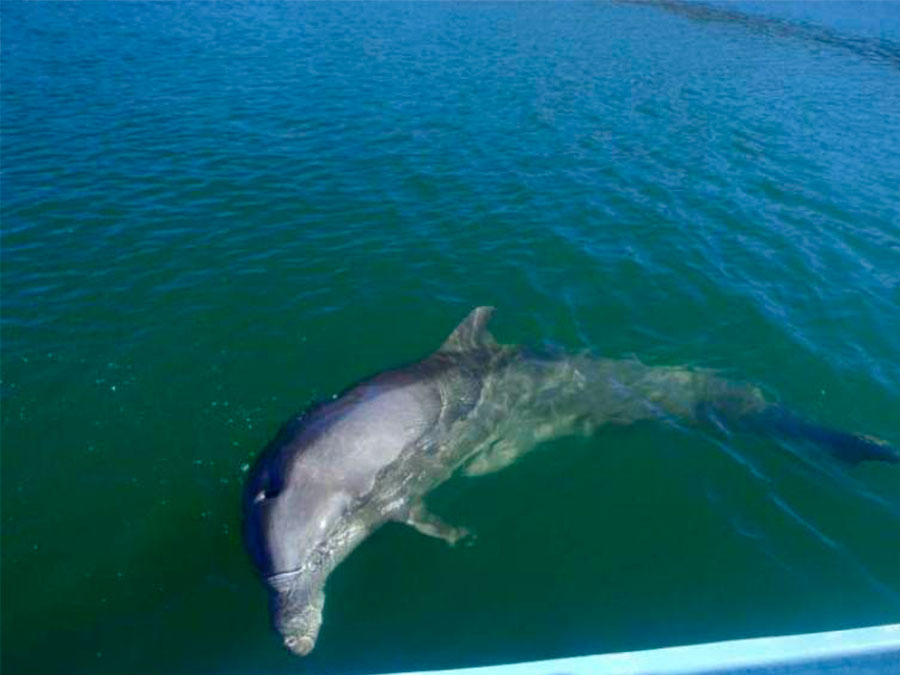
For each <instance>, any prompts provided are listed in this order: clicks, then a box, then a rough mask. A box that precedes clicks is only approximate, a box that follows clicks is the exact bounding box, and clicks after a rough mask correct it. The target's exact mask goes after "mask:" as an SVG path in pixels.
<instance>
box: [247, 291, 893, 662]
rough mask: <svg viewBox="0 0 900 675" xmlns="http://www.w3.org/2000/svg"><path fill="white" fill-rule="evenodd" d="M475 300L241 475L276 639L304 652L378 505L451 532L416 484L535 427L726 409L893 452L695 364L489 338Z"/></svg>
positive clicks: (499, 449) (789, 432)
mask: <svg viewBox="0 0 900 675" xmlns="http://www.w3.org/2000/svg"><path fill="white" fill-rule="evenodd" d="M492 311H493V310H492V308H488V307H479V308H477V309H475V310H473V311H472V313H471V314H470V315H469V316H468V317H467V318H466V319H465V320H464V321H463V322H462V323H461V324H460V325H459V326H458V327H457V328H456V330H455V331H454V332H453V333H452V334H451V335H450V337H449V338H447V340H446V341H445V342H444V344H443V345H442V346H441V348H440V349H439V350H438V351H437V352H435V353H434V354H432V355H431V356H429V357H427V358H426V359H424V360H422V361H419V362H417V363H414V364H412V365H409V366H406V367H403V368H399V369H396V370H390V371H387V372H384V373H381V374H379V375H377V376H375V377H373V378H371V379H369V380H367V381H365V382H363V383H362V384H359V385H357V386H356V387H354V388H352V389H350V390H349V391H347V392H346V393H344V394H343V395H342V396H340V397H339V398H337V399H336V400H334V401H331V402H328V403H326V404H324V405H321V406H319V407H316V408H313V409H312V410H310V411H308V412H307V413H306V414H304V415H301V416H300V417H298V418H297V419H295V420H293V421H291V422H289V423H288V424H287V425H285V427H284V428H283V429H282V431H281V433H280V434H279V436H278V437H277V438H276V439H275V440H274V441H273V442H272V443H271V444H270V445H269V447H268V448H267V450H266V451H265V452H264V453H263V454H262V455H261V456H260V458H259V460H258V461H257V463H256V465H255V467H254V469H253V472H252V474H251V476H250V478H249V480H248V483H247V487H246V497H245V536H246V540H247V545H248V548H249V550H250V552H251V555H252V556H253V558H254V561H255V563H256V565H257V567H258V568H259V571H260V573H261V574H262V576H264V577H265V579H266V581H267V583H268V585H269V587H270V590H271V591H272V610H273V618H274V622H275V625H276V627H277V628H278V630H279V632H280V633H281V634H282V636H283V637H284V643H285V645H286V646H287V647H288V648H289V649H290V650H291V651H293V652H295V653H296V654H300V655H305V654H308V653H309V652H310V651H311V650H312V648H313V646H314V645H315V641H316V637H317V636H318V633H319V628H320V626H321V624H322V608H323V604H324V601H325V595H324V586H325V581H326V579H327V578H328V575H329V574H330V573H331V571H332V570H334V568H335V567H336V566H337V565H338V564H339V563H340V562H341V561H342V560H343V559H344V558H346V557H347V555H349V554H350V552H351V551H352V550H353V549H354V548H355V547H356V546H358V545H359V544H360V543H361V542H362V541H363V540H364V539H365V538H366V537H367V536H369V535H370V534H371V533H372V532H374V531H375V530H376V529H377V528H378V527H380V526H381V525H383V524H384V523H386V522H388V521H399V522H404V523H408V524H409V525H412V526H413V527H415V528H416V529H417V530H419V531H420V532H422V533H424V534H428V535H431V536H436V537H440V538H442V539H445V540H446V541H448V542H450V543H455V542H456V541H457V540H458V539H460V538H461V537H463V536H465V534H466V531H465V530H463V529H461V528H456V527H452V526H450V525H448V524H446V523H444V522H443V521H441V520H440V519H439V518H438V517H436V516H435V515H434V514H432V513H430V512H429V511H428V510H427V508H426V507H425V506H424V504H423V501H422V498H423V497H424V495H425V494H426V493H428V492H429V491H430V490H432V489H433V488H435V487H437V486H438V485H440V484H441V483H443V482H444V481H446V480H447V479H448V478H450V476H451V475H452V474H453V473H454V472H456V471H457V470H459V469H463V471H464V472H465V473H467V474H469V475H479V474H485V473H490V472H493V471H497V470H499V469H502V468H504V467H506V466H508V465H509V464H511V463H512V462H513V461H515V460H516V458H518V457H519V456H521V455H522V454H523V453H525V452H527V451H528V450H530V449H531V448H533V447H534V446H535V445H537V444H538V443H540V442H541V441H544V440H547V439H550V438H554V437H558V436H561V435H565V434H572V433H590V432H591V431H592V430H594V429H596V428H598V427H599V426H601V425H603V424H610V423H611V424H630V423H632V422H636V421H639V420H644V419H660V418H663V419H666V418H670V419H676V420H679V421H684V422H688V423H692V422H707V423H713V424H719V425H721V424H727V425H729V426H731V427H732V428H744V429H747V430H750V431H765V432H774V433H778V434H781V435H783V436H787V437H794V438H799V439H805V440H808V441H811V442H813V443H815V444H817V445H819V446H822V447H824V448H825V449H827V450H829V451H830V452H832V453H833V454H834V455H836V456H838V457H840V458H841V459H844V460H847V461H850V462H858V461H862V460H868V459H879V460H886V461H893V462H896V461H897V455H896V453H895V451H894V450H893V449H892V448H890V446H888V445H887V444H886V443H885V442H883V441H880V440H878V439H875V438H871V437H867V436H861V435H857V434H850V433H846V432H842V431H836V430H832V429H827V428H824V427H820V426H817V425H815V424H812V423H810V422H807V421H805V420H803V419H801V418H799V417H797V416H794V415H792V414H791V413H789V412H787V411H786V410H785V409H783V408H782V407H781V406H779V405H777V404H773V403H769V402H767V401H766V400H765V399H764V398H763V396H762V393H761V392H760V391H759V390H758V389H757V388H755V387H750V386H746V385H740V384H735V383H732V382H728V381H727V380H724V379H721V378H719V377H717V376H716V375H715V374H713V373H712V372H710V371H702V370H691V369H687V368H676V367H671V368H670V367H650V366H645V365H643V364H641V363H639V362H637V361H617V360H610V359H596V358H592V357H590V356H588V355H569V356H564V357H540V356H535V355H533V354H528V353H527V352H526V351H524V350H522V349H520V348H516V347H512V346H501V345H499V344H497V342H496V341H495V340H494V338H493V337H492V336H491V334H490V333H489V332H488V331H487V328H486V324H487V322H488V320H489V319H490V317H491V314H492Z"/></svg>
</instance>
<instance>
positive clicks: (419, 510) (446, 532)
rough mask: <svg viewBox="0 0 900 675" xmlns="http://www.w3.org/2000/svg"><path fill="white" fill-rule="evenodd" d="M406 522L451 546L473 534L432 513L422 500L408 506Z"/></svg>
mask: <svg viewBox="0 0 900 675" xmlns="http://www.w3.org/2000/svg"><path fill="white" fill-rule="evenodd" d="M406 524H407V525H411V526H412V527H414V528H416V529H417V530H418V531H419V532H421V533H422V534H425V535H428V536H429V537H437V538H438V539H443V540H444V541H446V542H447V543H448V544H450V545H451V546H456V544H458V543H459V542H460V541H463V540H472V539H474V536H475V535H473V534H472V533H471V532H470V531H469V530H467V529H466V528H464V527H454V526H453V525H450V524H449V523H446V522H445V521H443V520H442V519H441V518H439V517H438V516H436V515H434V514H433V513H432V512H431V511H429V510H428V508H427V507H426V506H425V504H423V503H422V502H417V503H416V504H415V505H413V506H412V507H410V509H409V513H408V514H407V516H406Z"/></svg>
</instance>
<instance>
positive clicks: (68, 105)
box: [2, 2, 900, 673]
mask: <svg viewBox="0 0 900 675" xmlns="http://www.w3.org/2000/svg"><path fill="white" fill-rule="evenodd" d="M853 7H854V5H846V4H840V3H836V4H833V3H828V4H821V5H819V4H814V3H813V4H809V3H807V4H804V5H802V6H799V5H771V6H770V5H765V4H762V5H760V4H759V3H738V4H736V5H729V9H727V10H703V11H697V10H696V9H695V8H689V9H687V10H686V9H685V8H684V7H682V6H674V5H673V6H666V5H662V6H657V5H653V6H632V5H613V4H565V5H563V6H554V5H549V4H546V5H545V4H506V3H504V4H498V5H480V4H479V5H475V4H424V5H407V4H385V5H381V4H379V5H351V4H339V5H299V4H287V3H286V4H279V3H248V4H243V3H216V4H213V3H208V4H207V3H185V4H174V3H173V4H165V3H160V4H130V3H129V4H113V3H109V4H93V3H91V4H87V3H85V4H70V3H33V4H20V3H12V2H11V3H4V4H3V5H2V57H3V63H2V78H3V82H2V85H3V86H2V89H3V91H2V97H3V98H2V131H3V137H2V141H3V143H2V169H3V173H2V198H3V200H2V227H3V240H2V665H3V669H4V672H9V673H14V672H29V673H51V672H66V673H69V672H91V673H113V672H115V673H119V672H134V671H142V672H159V673H178V672H185V673H186V672H223V673H225V672H227V673H232V672H233V673H245V672H268V673H272V672H315V673H367V672H368V673H371V672H380V671H390V670H392V669H401V668H406V669H408V668H426V667H450V666H463V665H476V664H486V663H496V662H504V661H513V660H524V659H533V658H549V657H557V656H571V655H577V654H586V653H598V652H606V651H618V650H630V649H640V648H649V647H658V646H667V645H673V644H680V643H689V642H700V641H707V640H717V639H730V638H740V637H751V636H758V635H768V634H780V633H790V632H801V631H816V630H829V629H839V628H849V627H855V626H861V625H867V624H874V623H885V622H893V621H897V620H898V617H900V470H898V468H897V467H896V466H889V465H875V464H869V465H861V466H859V467H856V468H853V469H846V468H842V467H837V466H834V465H832V464H829V463H827V462H819V461H811V460H809V459H807V458H805V457H804V456H803V455H802V454H797V453H796V449H795V448H791V447H786V446H785V445H783V444H779V443H778V442H777V441H775V440H773V439H770V438H769V439H767V438H752V437H732V438H726V437H722V436H721V435H717V434H716V433H715V432H709V431H700V430H695V431H694V430H692V431H687V432H685V431H678V430H677V429H674V428H672V427H669V426H666V425H658V426H654V425H639V426H636V427H634V428H630V429H615V430H613V429H608V430H603V431H601V432H600V433H599V434H597V435H596V436H595V437H593V438H590V439H576V440H567V441H561V442H556V443H553V444H550V445H548V446H546V447H544V448H542V449H541V450H540V451H538V452H535V453H533V454H531V455H529V456H527V457H526V458H524V459H523V460H522V461H521V462H520V463H519V464H516V465H515V466H513V467H512V468H510V469H508V470H506V471H504V472H501V473H498V474H495V475H491V476H486V477H483V478H478V479H458V480H454V481H452V482H450V483H448V484H447V485H445V486H444V487H443V488H441V489H440V490H439V491H438V492H437V493H436V494H434V495H433V499H432V501H431V504H432V506H433V509H434V510H435V511H436V512H438V513H440V514H441V515H442V516H444V517H445V518H447V519H448V520H450V521H453V522H455V523H459V524H462V525H465V526H467V527H469V528H470V529H472V530H474V531H475V532H476V533H477V535H478V538H477V542H476V544H475V545H474V546H472V547H467V548H457V549H449V548H447V547H446V546H444V545H443V544H442V543H441V542H439V541H435V540H432V539H428V538H425V537H422V536H421V535H418V534H417V533H415V532H413V531H411V530H409V529H406V528H404V527H401V526H399V525H389V526H386V527H385V528H383V529H382V530H380V531H379V532H377V533H376V534H375V535H374V536H373V537H372V538H371V539H370V540H368V541H367V542H366V543H365V544H364V545H363V546H362V547H361V548H360V549H358V550H357V551H356V552H355V553H354V554H353V555H352V556H351V557H350V558H349V559H348V560H347V561H346V562H345V563H344V564H343V565H341V567H340V568H338V570H337V571H336V573H335V574H334V575H333V576H332V578H331V579H330V582H329V585H328V588H327V592H328V602H327V605H326V612H325V623H324V627H323V629H322V633H321V635H320V638H319V642H318V644H317V646H316V650H315V651H314V653H313V654H312V655H311V656H310V657H308V658H307V659H303V660H298V659H297V658H296V657H293V656H292V655H290V654H289V653H288V652H287V651H286V650H284V649H283V648H282V647H281V646H280V641H279V639H278V637H277V636H276V635H275V634H274V633H273V631H272V630H271V628H270V625H269V619H268V612H267V608H266V597H265V592H264V589H263V586H262V584H261V583H260V582H259V580H258V579H257V578H255V576H254V573H253V570H252V568H251V565H250V563H249V560H248V559H247V557H246V555H245V554H244V551H243V546H242V543H241V523H240V490H241V484H242V480H243V478H244V476H245V471H246V468H247V466H248V464H249V463H250V462H251V461H252V459H253V457H254V456H255V455H256V453H258V452H259V450H261V449H262V447H263V446H264V445H265V444H266V443H267V442H268V441H269V440H270V439H271V437H272V436H273V435H274V433H275V432H276V430H277V428H278V426H279V425H280V423H281V422H282V421H284V420H285V419H286V418H288V417H289V416H291V415H293V414H294V413H296V412H297V411H298V410H300V409H302V408H304V407H305V406H307V405H309V404H310V403H311V402H313V401H316V400H320V399H322V398H325V397H328V396H331V395H332V394H334V393H335V392H338V391H340V390H342V389H344V388H346V387H347V386H348V385H350V384H351V383H353V382H355V381H357V380H359V379H360V378H362V377H365V376H367V375H370V374H372V373H374V372H377V371H379V370H381V369H384V368H387V367H390V366H394V365H397V364H400V363H404V362H408V361H410V360H413V359H416V358H419V357H421V356H423V355H425V354H427V353H428V352H429V351H431V350H433V349H434V348H436V347H437V346H438V345H439V344H440V342H441V341H442V340H443V339H444V337H445V336H446V335H447V334H448V333H449V332H450V330H451V329H452V328H453V326H454V325H455V324H456V323H457V321H459V320H460V319H461V318H462V317H463V316H464V315H465V314H466V313H467V312H468V310H469V309H470V308H471V307H473V306H475V305H478V304H492V305H495V306H496V307H497V308H498V311H497V316H496V319H495V326H494V332H495V334H496V335H497V337H498V338H499V339H500V340H501V341H503V342H516V343H526V344H548V343H549V344H554V345H558V346H563V347H566V348H568V349H572V350H575V349H584V348H589V349H592V350H594V351H595V352H596V353H598V354H602V355H604V356H610V357H627V356H629V355H637V356H639V357H640V358H641V359H642V360H644V361H645V362H647V363H652V364H667V365H684V364H689V365H696V366H704V367H711V368H718V369H721V370H722V371H723V372H724V373H725V374H727V375H728V376H730V377H733V378H735V379H740V380H745V381H749V382H754V383H757V384H759V385H761V386H763V387H764V388H765V389H766V391H767V392H769V393H770V395H772V396H773V397H775V398H780V399H781V400H783V401H785V402H786V403H788V404H789V405H790V406H791V407H793V408H795V409H797V410H800V411H802V412H803V413H804V414H807V415H809V416H810V417H812V418H814V419H817V420H819V421H823V422H828V423H829V424H831V425H833V426H837V427H841V428H845V429H848V430H852V431H861V432H867V433H872V434H876V435H878V436H882V437H884V438H887V439H889V440H891V441H892V442H893V443H894V444H900V413H898V411H900V192H898V186H900V31H898V29H897V26H900V6H898V5H897V4H895V3H877V4H873V5H866V8H867V9H866V11H865V12H858V11H856V10H854V9H853ZM742 12H745V13H742Z"/></svg>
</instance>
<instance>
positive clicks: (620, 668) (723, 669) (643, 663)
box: [394, 624, 900, 675]
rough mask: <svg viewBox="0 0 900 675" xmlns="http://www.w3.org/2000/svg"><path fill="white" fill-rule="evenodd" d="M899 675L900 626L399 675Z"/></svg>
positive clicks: (888, 625)
mask: <svg viewBox="0 0 900 675" xmlns="http://www.w3.org/2000/svg"><path fill="white" fill-rule="evenodd" d="M824 672H827V673H828V675H839V674H840V675H844V674H848V675H849V674H854V675H855V674H861V673H865V674H866V675H880V674H881V673H885V674H886V675H889V674H893V675H897V674H900V624H887V625H883V626H870V627H867V628H854V629H851V630H837V631H828V632H824V633H807V634H803V635H785V636H780V637H764V638H750V639H744V640H728V641H726V642H710V643H706V644H698V645H689V646H683V647H665V648H662V649H649V650H645V651H637V652H621V653H616V654H598V655H594V656H576V657H569V658H563V659H550V660H547V661H531V662H527V663H513V664H503V665H496V666H480V667H475V668H461V669H453V670H432V671H419V672H415V673H404V674H394V675H562V674H565V675H588V674H590V675H596V674H598V673H599V674H602V675H651V674H652V675H687V674H689V673H690V674H698V673H716V674H722V675H725V674H727V673H742V674H743V673H748V674H749V673H753V674H754V675H757V674H763V673H773V674H774V673H790V674H791V675H797V674H800V673H804V674H806V673H824Z"/></svg>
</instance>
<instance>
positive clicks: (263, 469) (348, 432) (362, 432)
mask: <svg viewBox="0 0 900 675" xmlns="http://www.w3.org/2000/svg"><path fill="white" fill-rule="evenodd" d="M440 410H441V401H440V395H439V393H438V392H437V390H436V389H435V388H434V387H433V386H432V385H431V384H430V382H429V381H428V380H427V379H423V378H418V377H415V376H414V375H413V374H410V373H408V372H406V371H403V370H400V371H391V372H387V373H384V374H382V375H379V376H378V377H375V378H373V379H371V380H369V381H367V382H364V383H362V384H360V385H358V386H356V387H354V388H353V389H351V390H350V391H348V392H347V393H346V394H344V395H343V396H341V397H340V398H339V399H337V400H335V401H333V402H329V403H326V404H324V405H322V406H319V407H318V408H315V409H314V410H313V411H311V412H310V413H308V414H307V415H305V416H303V417H302V418H300V419H298V420H296V421H295V422H294V423H293V424H289V425H286V427H285V428H284V429H283V430H282V432H281V433H280V434H279V437H278V438H277V439H276V441H275V442H273V445H272V447H270V449H269V450H267V451H266V453H265V455H264V457H263V458H261V460H260V461H259V463H258V464H257V466H256V467H255V468H254V474H253V476H251V478H250V480H249V481H248V488H247V495H246V504H247V517H246V538H247V543H248V548H249V549H250V551H251V553H252V554H253V557H254V560H255V562H256V564H257V566H258V567H259V568H260V570H261V571H262V572H263V573H264V574H266V575H272V574H280V573H284V572H288V571H292V570H294V569H296V568H297V567H299V565H301V564H302V562H303V560H304V557H305V556H306V554H307V553H308V552H309V551H311V550H312V549H313V548H314V547H315V546H316V545H317V544H318V543H320V542H321V541H322V540H323V538H325V537H326V536H327V534H328V532H329V531H330V530H331V528H332V526H333V525H334V524H335V523H336V522H337V521H338V520H339V519H340V517H341V516H342V515H344V514H345V512H346V511H347V510H348V509H349V508H350V507H351V505H352V504H353V503H354V502H355V501H356V500H358V499H360V498H361V497H364V496H365V495H367V494H368V493H370V492H371V491H372V490H373V489H374V488H375V482H376V477H377V476H378V475H379V473H380V472H381V471H382V470H383V469H384V468H386V467H388V466H390V465H391V464H393V463H394V462H396V460H397V459H398V458H399V456H400V454H401V453H402V452H403V451H404V450H405V449H407V448H409V447H410V446H413V445H414V444H416V443H417V442H418V441H419V440H420V439H421V438H422V437H423V436H424V435H425V434H426V433H427V432H428V431H429V429H431V427H432V426H433V425H434V424H435V422H436V420H437V418H438V415H439V413H440Z"/></svg>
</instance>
